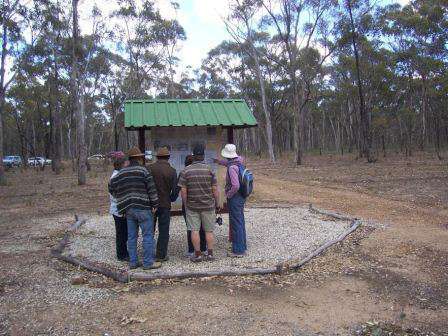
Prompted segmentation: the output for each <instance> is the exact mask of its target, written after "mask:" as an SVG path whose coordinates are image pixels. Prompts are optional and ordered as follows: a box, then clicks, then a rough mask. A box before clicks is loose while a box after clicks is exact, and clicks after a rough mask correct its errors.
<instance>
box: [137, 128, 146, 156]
mask: <svg viewBox="0 0 448 336" xmlns="http://www.w3.org/2000/svg"><path fill="white" fill-rule="evenodd" d="M138 148H140V151H141V152H142V153H145V149H146V148H145V129H144V128H139V129H138Z"/></svg>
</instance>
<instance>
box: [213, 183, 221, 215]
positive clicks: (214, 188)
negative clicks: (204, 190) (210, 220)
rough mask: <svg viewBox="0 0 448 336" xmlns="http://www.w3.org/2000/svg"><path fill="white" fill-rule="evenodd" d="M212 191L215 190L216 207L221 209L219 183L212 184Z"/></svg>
mask: <svg viewBox="0 0 448 336" xmlns="http://www.w3.org/2000/svg"><path fill="white" fill-rule="evenodd" d="M212 191H213V198H214V199H215V207H216V210H217V211H218V210H219V209H220V206H219V190H218V186H217V185H214V186H212Z"/></svg>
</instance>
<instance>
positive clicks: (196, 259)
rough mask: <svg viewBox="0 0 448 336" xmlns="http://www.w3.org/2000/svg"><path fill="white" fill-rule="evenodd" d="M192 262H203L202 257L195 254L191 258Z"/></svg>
mask: <svg viewBox="0 0 448 336" xmlns="http://www.w3.org/2000/svg"><path fill="white" fill-rule="evenodd" d="M190 261H192V262H201V261H202V255H200V256H195V255H194V254H193V255H192V256H191V257H190Z"/></svg>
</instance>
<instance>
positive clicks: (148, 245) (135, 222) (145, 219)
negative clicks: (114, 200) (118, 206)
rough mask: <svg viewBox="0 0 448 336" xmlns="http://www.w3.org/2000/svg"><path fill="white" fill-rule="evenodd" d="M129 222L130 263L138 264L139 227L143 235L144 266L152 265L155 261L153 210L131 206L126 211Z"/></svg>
mask: <svg viewBox="0 0 448 336" xmlns="http://www.w3.org/2000/svg"><path fill="white" fill-rule="evenodd" d="M126 219H127V222H128V252H129V264H130V265H137V263H138V256H137V240H138V228H139V227H140V229H141V230H142V236H143V266H151V265H152V264H153V262H154V228H153V225H154V223H153V219H152V212H151V210H149V209H147V210H143V209H136V208H130V209H128V210H127V211H126Z"/></svg>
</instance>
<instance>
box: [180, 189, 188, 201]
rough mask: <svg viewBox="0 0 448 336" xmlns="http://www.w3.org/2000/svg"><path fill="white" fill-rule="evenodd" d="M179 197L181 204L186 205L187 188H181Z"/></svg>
mask: <svg viewBox="0 0 448 336" xmlns="http://www.w3.org/2000/svg"><path fill="white" fill-rule="evenodd" d="M180 197H182V203H183V204H187V188H186V187H181V189H180Z"/></svg>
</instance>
